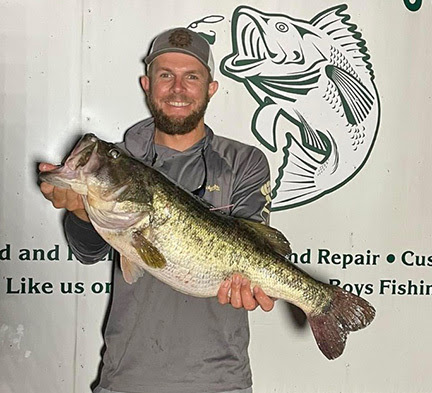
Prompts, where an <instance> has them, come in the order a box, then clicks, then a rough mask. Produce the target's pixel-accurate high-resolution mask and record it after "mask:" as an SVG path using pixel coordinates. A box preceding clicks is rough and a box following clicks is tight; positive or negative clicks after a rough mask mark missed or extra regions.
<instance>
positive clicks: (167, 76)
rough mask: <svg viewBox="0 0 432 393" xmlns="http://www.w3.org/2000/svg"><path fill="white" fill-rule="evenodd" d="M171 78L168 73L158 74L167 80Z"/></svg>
mask: <svg viewBox="0 0 432 393" xmlns="http://www.w3.org/2000/svg"><path fill="white" fill-rule="evenodd" d="M170 76H171V74H169V73H168V72H164V73H163V74H160V77H161V78H169V77H170Z"/></svg>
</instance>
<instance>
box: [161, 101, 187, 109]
mask: <svg viewBox="0 0 432 393" xmlns="http://www.w3.org/2000/svg"><path fill="white" fill-rule="evenodd" d="M167 104H168V105H170V106H175V107H179V108H181V107H184V106H188V105H190V102H185V101H167Z"/></svg>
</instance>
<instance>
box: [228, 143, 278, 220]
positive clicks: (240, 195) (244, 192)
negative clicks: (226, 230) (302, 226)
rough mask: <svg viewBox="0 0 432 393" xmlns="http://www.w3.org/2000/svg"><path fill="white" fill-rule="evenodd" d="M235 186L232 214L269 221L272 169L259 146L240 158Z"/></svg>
mask: <svg viewBox="0 0 432 393" xmlns="http://www.w3.org/2000/svg"><path fill="white" fill-rule="evenodd" d="M235 170H236V178H235V181H234V186H233V195H232V204H233V205H234V206H233V208H232V210H231V214H232V215H233V216H236V217H242V218H248V219H251V220H254V221H260V222H263V223H265V224H268V223H269V213H270V202H271V198H270V169H269V164H268V161H267V158H266V156H265V155H264V153H263V152H261V151H260V150H258V149H257V148H252V150H251V152H249V154H248V155H247V157H245V158H244V159H242V160H239V163H238V165H237V168H236V169H235Z"/></svg>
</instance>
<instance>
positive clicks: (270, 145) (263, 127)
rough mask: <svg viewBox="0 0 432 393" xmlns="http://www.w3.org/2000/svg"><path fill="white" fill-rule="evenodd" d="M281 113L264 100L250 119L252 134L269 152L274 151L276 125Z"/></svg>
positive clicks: (276, 106)
mask: <svg viewBox="0 0 432 393" xmlns="http://www.w3.org/2000/svg"><path fill="white" fill-rule="evenodd" d="M281 112H282V109H281V107H280V106H279V105H277V104H276V103H274V102H273V101H272V100H271V99H269V98H266V99H265V101H264V103H263V104H262V105H261V106H260V107H259V108H258V109H257V110H256V111H255V114H254V116H253V118H252V132H253V133H254V135H255V136H256V137H257V138H258V140H259V141H260V142H261V143H262V144H263V145H264V146H265V147H266V148H267V149H269V150H270V151H273V152H274V151H276V149H277V146H276V136H275V135H276V125H277V120H278V118H279V116H280V114H281Z"/></svg>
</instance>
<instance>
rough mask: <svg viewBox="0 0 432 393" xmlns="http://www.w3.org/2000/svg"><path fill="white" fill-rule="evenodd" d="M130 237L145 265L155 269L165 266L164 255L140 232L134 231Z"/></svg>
mask: <svg viewBox="0 0 432 393" xmlns="http://www.w3.org/2000/svg"><path fill="white" fill-rule="evenodd" d="M132 239H133V240H132V245H133V246H134V248H135V250H136V251H137V253H138V254H139V256H140V257H141V259H142V260H143V262H144V263H145V264H146V265H148V266H150V267H152V268H157V269H163V268H164V267H165V266H166V260H165V257H164V256H163V255H162V254H161V253H160V252H159V250H158V249H157V248H156V247H155V246H154V245H153V244H152V243H150V242H149V241H148V240H147V239H146V238H145V237H144V236H143V235H142V233H141V232H139V231H136V232H134V233H133V236H132Z"/></svg>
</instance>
